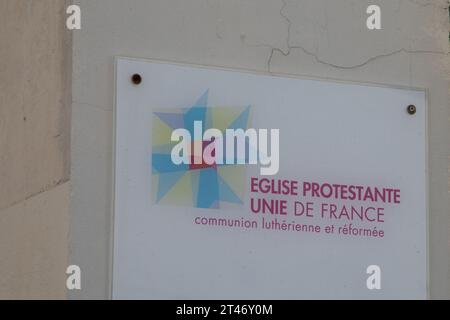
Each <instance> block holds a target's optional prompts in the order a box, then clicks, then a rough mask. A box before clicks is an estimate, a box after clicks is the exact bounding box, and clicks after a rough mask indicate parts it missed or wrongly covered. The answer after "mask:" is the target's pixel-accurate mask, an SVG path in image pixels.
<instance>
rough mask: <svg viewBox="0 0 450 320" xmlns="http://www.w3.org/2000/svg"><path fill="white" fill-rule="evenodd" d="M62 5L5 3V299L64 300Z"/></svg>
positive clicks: (1, 56)
mask: <svg viewBox="0 0 450 320" xmlns="http://www.w3.org/2000/svg"><path fill="white" fill-rule="evenodd" d="M65 8H66V7H65V3H64V1H61V0H40V1H31V0H0V26H1V27H0V298H21V299H22V298H23V299H27V298H64V297H65V296H66V292H65V274H64V272H65V270H66V267H67V256H68V229H69V227H68V223H69V211H68V210H69V197H70V195H69V186H68V183H64V182H66V181H68V179H69V170H70V162H69V161H70V155H69V151H70V101H71V98H70V89H71V86H70V81H71V60H70V56H71V50H70V48H71V43H70V39H71V36H70V35H69V34H68V33H67V32H66V28H65Z"/></svg>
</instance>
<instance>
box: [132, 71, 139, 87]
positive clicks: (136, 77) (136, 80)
mask: <svg viewBox="0 0 450 320" xmlns="http://www.w3.org/2000/svg"><path fill="white" fill-rule="evenodd" d="M131 82H133V83H134V84H135V85H140V84H141V82H142V77H141V75H140V74H138V73H135V74H133V76H132V77H131Z"/></svg>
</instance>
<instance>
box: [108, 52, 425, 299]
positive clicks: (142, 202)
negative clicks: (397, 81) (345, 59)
mask: <svg viewBox="0 0 450 320" xmlns="http://www.w3.org/2000/svg"><path fill="white" fill-rule="evenodd" d="M426 112H427V110H426V96H425V92H424V91H421V90H409V89H408V90H406V89H399V88H387V87H381V86H379V87H377V86H368V85H361V84H349V83H339V82H332V81H319V80H306V79H298V78H294V77H287V76H274V75H268V74H257V73H251V72H244V71H230V70H223V69H214V68H206V67H195V66H188V65H177V64H169V63H160V62H152V61H141V60H133V59H127V58H118V59H117V64H116V130H115V137H116V140H115V201H114V208H115V218H114V220H115V221H114V224H115V226H114V259H113V298H115V299H316V298H322V299H395V298H402V299H403V298H405V299H409V298H411V299H417V298H418V299H423V298H427V279H428V277H427V208H428V207H427V190H428V188H427V161H426V159H427V145H426V144H427V130H426Z"/></svg>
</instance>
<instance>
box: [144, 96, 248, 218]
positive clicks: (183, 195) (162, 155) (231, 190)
mask: <svg viewBox="0 0 450 320" xmlns="http://www.w3.org/2000/svg"><path fill="white" fill-rule="evenodd" d="M249 117H250V106H248V107H219V106H208V91H206V92H205V94H204V95H203V96H202V97H201V98H200V99H198V101H197V102H196V103H194V104H193V105H192V106H191V107H189V108H173V109H172V108H171V109H167V108H166V109H162V110H155V111H154V112H153V129H152V190H153V199H154V201H155V202H156V203H158V204H167V205H179V206H190V207H194V208H209V209H219V208H220V207H221V206H222V207H223V206H225V205H227V206H228V205H242V204H243V202H242V199H243V197H244V194H245V178H246V172H245V165H242V164H216V163H214V164H212V165H209V164H206V163H200V164H198V163H196V164H194V161H192V162H191V163H192V164H181V165H175V164H174V163H173V162H172V158H171V152H172V149H173V148H174V146H175V145H176V144H177V142H173V141H172V140H171V136H172V132H173V131H174V130H176V129H180V128H184V129H186V130H188V131H189V132H190V133H191V136H192V137H194V122H195V121H202V123H203V126H204V130H208V129H210V128H215V129H219V130H220V131H221V132H222V133H224V132H225V130H226V129H235V130H236V129H243V130H246V129H247V128H248V125H249V123H248V122H249ZM192 143H194V141H192ZM209 143H211V141H202V144H203V146H204V147H206V145H207V144H209ZM190 156H192V157H193V155H190ZM234 163H237V161H234Z"/></svg>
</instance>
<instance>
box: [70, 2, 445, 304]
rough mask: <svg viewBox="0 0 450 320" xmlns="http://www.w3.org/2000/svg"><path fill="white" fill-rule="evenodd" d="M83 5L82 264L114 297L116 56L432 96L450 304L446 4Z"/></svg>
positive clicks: (76, 251)
mask: <svg viewBox="0 0 450 320" xmlns="http://www.w3.org/2000/svg"><path fill="white" fill-rule="evenodd" d="M372 2H373V1H368V0H367V1H366V0H333V1H331V0H328V1H327V0H188V1H186V0H150V1H148V0H130V1H122V0H97V1H87V0H78V1H75V3H77V4H80V5H81V8H82V14H83V20H82V23H83V26H82V30H81V31H78V32H76V33H75V34H74V50H73V55H74V60H73V70H74V71H73V131H72V134H73V139H72V144H73V151H72V152H73V157H72V160H73V161H72V173H73V197H72V210H73V219H72V224H71V232H72V240H71V243H72V254H71V261H72V263H77V264H79V265H80V266H81V268H82V270H84V278H83V281H84V289H83V290H82V291H81V292H79V293H74V294H72V295H71V296H72V297H76V298H106V297H108V296H109V292H110V287H109V276H110V273H109V271H110V254H109V253H110V249H111V248H110V240H111V233H110V230H111V224H112V212H111V200H112V193H111V190H112V185H111V183H112V177H111V172H112V150H113V149H112V148H113V123H112V119H113V107H114V105H113V98H114V92H113V88H114V64H113V57H114V56H115V55H123V56H132V57H143V58H152V59H161V60H169V61H178V62H187V63H194V64H202V65H211V66H225V67H232V68H243V69H251V70H258V71H264V72H275V73H289V74H295V75H300V76H313V77H321V78H332V79H340V80H351V81H362V82H374V83H382V84H386V85H402V86H415V87H423V88H426V89H428V90H429V101H428V102H429V108H430V113H429V137H430V143H429V147H430V153H429V168H430V172H429V176H430V251H429V252H430V274H431V279H430V287H431V288H430V291H431V297H432V298H449V297H450V296H449V294H450V277H449V212H450V210H449V201H448V178H447V172H448V154H449V146H450V139H449V129H448V127H449V122H448V121H449V120H448V114H449V113H448V111H449V99H448V94H449V82H448V79H449V63H450V57H449V54H448V52H449V43H448V30H449V19H448V6H449V3H448V1H447V0H384V1H383V0H380V1H377V4H379V5H380V6H381V8H382V26H383V29H382V30H380V31H369V30H367V29H366V28H365V20H366V14H365V11H366V8H367V6H368V5H369V4H372Z"/></svg>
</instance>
